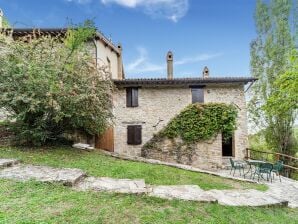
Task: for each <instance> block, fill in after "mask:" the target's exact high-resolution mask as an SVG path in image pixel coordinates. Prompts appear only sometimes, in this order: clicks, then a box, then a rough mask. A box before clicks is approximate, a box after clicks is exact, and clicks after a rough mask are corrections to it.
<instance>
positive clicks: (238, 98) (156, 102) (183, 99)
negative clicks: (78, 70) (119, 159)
mask: <svg viewBox="0 0 298 224" xmlns="http://www.w3.org/2000/svg"><path fill="white" fill-rule="evenodd" d="M191 101H192V96H191V89H190V88H189V87H142V88H139V106H138V107H126V90H125V88H121V89H119V90H118V91H117V92H116V94H115V95H114V114H115V123H114V151H115V152H116V153H119V154H123V155H130V156H140V155H141V149H142V146H143V145H144V144H145V143H146V142H147V141H149V140H150V139H151V138H152V137H153V135H154V134H155V133H157V132H158V131H159V130H161V129H162V128H163V127H164V126H165V125H166V124H167V123H168V122H169V121H170V120H171V119H172V118H173V117H174V116H175V115H177V114H179V112H180V111H181V110H183V109H184V108H185V107H186V106H187V105H189V104H191ZM204 102H205V103H208V102H219V103H227V104H231V103H232V104H234V105H235V106H236V107H237V108H238V118H237V130H236V131H235V133H234V144H233V145H234V149H233V151H234V155H235V158H237V159H243V158H244V156H245V148H246V146H247V123H246V122H247V118H246V103H245V95H244V85H243V84H230V85H227V84H225V85H220V84H210V85H208V86H206V87H205V88H204ZM128 125H142V144H141V145H128V144H127V126H128ZM166 145H167V144H166ZM151 155H152V156H151V157H150V156H149V158H156V159H161V160H164V161H170V162H173V160H174V158H170V157H165V156H164V155H160V156H158V155H156V153H155V155H154V156H153V154H151ZM225 160H226V159H225V158H223V157H222V145H221V135H218V136H217V137H216V138H215V139H213V140H210V141H207V142H202V143H198V145H197V149H196V153H195V155H194V157H193V160H192V164H191V165H192V166H196V167H201V168H215V167H220V166H222V165H223V162H224V161H225ZM183 163H185V164H187V162H183Z"/></svg>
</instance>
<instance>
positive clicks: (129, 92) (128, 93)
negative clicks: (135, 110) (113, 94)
mask: <svg viewBox="0 0 298 224" xmlns="http://www.w3.org/2000/svg"><path fill="white" fill-rule="evenodd" d="M126 106H127V107H132V88H126Z"/></svg>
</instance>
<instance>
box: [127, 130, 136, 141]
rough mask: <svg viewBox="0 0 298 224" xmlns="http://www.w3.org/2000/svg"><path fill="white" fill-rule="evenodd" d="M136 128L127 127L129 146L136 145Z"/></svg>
mask: <svg viewBox="0 0 298 224" xmlns="http://www.w3.org/2000/svg"><path fill="white" fill-rule="evenodd" d="M134 130H135V128H134V126H132V125H131V126H127V144H129V145H133V144H134V139H135V137H134Z"/></svg>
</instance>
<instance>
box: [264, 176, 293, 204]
mask: <svg viewBox="0 0 298 224" xmlns="http://www.w3.org/2000/svg"><path fill="white" fill-rule="evenodd" d="M276 179H277V180H278V178H276ZM267 185H268V187H269V190H268V191H266V193H267V194H269V195H271V196H273V197H279V198H283V199H284V200H287V201H289V204H288V206H289V207H291V208H298V182H297V181H295V180H292V179H289V178H285V177H281V182H279V180H278V181H275V182H274V183H268V184H267Z"/></svg>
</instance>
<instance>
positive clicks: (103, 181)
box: [75, 177, 147, 194]
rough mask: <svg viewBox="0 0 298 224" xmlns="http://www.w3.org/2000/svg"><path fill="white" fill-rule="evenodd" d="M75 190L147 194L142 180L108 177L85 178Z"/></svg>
mask: <svg viewBox="0 0 298 224" xmlns="http://www.w3.org/2000/svg"><path fill="white" fill-rule="evenodd" d="M75 189H77V190H94V191H109V192H117V193H132V194H137V193H146V192H147V188H146V185H145V181H144V180H141V179H140V180H130V179H113V178H109V177H99V178H96V177H87V178H85V179H84V180H82V181H80V182H79V183H78V184H77V185H76V186H75Z"/></svg>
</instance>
